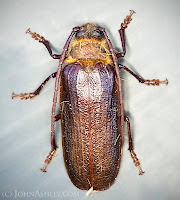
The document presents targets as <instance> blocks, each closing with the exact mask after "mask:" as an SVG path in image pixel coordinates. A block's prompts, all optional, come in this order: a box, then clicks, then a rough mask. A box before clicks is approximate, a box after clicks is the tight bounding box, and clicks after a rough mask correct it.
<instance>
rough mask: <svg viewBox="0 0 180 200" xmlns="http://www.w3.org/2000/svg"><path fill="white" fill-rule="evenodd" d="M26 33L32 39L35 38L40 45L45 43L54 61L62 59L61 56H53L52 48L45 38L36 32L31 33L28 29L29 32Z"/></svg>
mask: <svg viewBox="0 0 180 200" xmlns="http://www.w3.org/2000/svg"><path fill="white" fill-rule="evenodd" d="M26 33H29V34H30V35H31V36H32V38H34V39H35V40H38V41H39V42H40V43H43V44H44V45H45V47H46V48H47V50H48V52H49V54H50V56H51V57H52V58H53V59H60V57H61V55H58V54H52V49H51V47H50V44H49V42H48V41H47V40H45V38H44V37H43V36H40V35H39V34H37V33H35V32H31V30H30V28H28V30H27V31H26Z"/></svg>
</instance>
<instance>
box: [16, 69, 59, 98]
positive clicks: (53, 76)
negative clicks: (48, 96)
mask: <svg viewBox="0 0 180 200" xmlns="http://www.w3.org/2000/svg"><path fill="white" fill-rule="evenodd" d="M56 74H57V72H54V73H52V74H51V75H50V76H48V77H47V78H46V79H45V80H44V82H43V83H42V84H41V85H40V86H39V87H38V89H37V90H35V91H34V92H32V93H20V94H15V93H14V92H13V93H12V99H14V98H15V97H19V98H20V99H21V100H22V99H32V98H33V97H35V96H36V95H38V94H39V93H40V91H41V90H42V88H43V87H44V85H45V84H46V83H47V82H48V81H49V80H50V79H51V78H55V77H56Z"/></svg>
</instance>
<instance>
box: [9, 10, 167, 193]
mask: <svg viewBox="0 0 180 200" xmlns="http://www.w3.org/2000/svg"><path fill="white" fill-rule="evenodd" d="M134 13H135V12H134V11H133V10H130V14H129V15H128V16H127V17H126V18H125V19H124V22H123V23H122V24H121V28H120V29H119V34H120V38H121V43H122V49H123V51H122V52H117V51H115V50H114V48H113V46H112V44H111V41H110V39H109V37H108V35H107V33H106V31H105V29H104V28H102V27H100V26H98V25H96V24H91V23H88V24H84V25H82V26H80V27H75V28H73V30H72V32H71V34H70V36H69V38H68V40H67V41H66V44H65V46H64V49H63V52H62V54H61V55H58V54H53V53H52V49H51V47H50V43H49V42H48V41H47V40H46V39H45V38H44V37H42V36H40V35H39V34H37V33H35V32H34V33H33V32H31V30H30V29H28V30H27V32H26V33H29V34H30V35H31V36H32V38H34V39H35V40H38V41H39V42H40V43H42V44H44V45H45V47H46V48H47V50H48V52H49V54H50V56H51V57H52V58H53V59H59V67H58V70H57V72H54V73H52V74H51V75H50V76H49V77H47V78H46V79H45V81H44V82H43V83H42V84H41V85H40V86H39V87H38V89H37V90H36V91H35V92H33V93H20V94H15V93H12V98H15V97H19V98H20V99H31V98H33V97H35V96H36V95H38V94H39V93H40V91H41V89H42V88H43V87H44V85H45V84H46V83H47V82H48V81H49V80H50V79H51V78H56V81H55V92H54V98H53V106H52V116H51V151H50V153H49V155H48V156H47V158H46V160H45V165H44V167H43V168H42V169H41V170H42V171H43V172H46V168H47V165H48V164H49V163H50V162H51V160H52V158H53V156H54V154H55V152H56V149H57V145H56V142H55V133H54V124H55V121H58V120H61V127H62V146H63V156H64V162H65V166H66V169H67V172H68V175H69V177H70V179H71V181H72V183H73V184H74V185H75V186H76V187H77V188H79V189H82V190H92V191H93V190H99V191H101V190H106V189H108V188H109V187H110V186H111V185H112V184H113V182H114V181H115V179H116V177H117V175H118V172H119V168H120V160H121V149H122V147H123V143H124V122H127V125H128V126H127V127H128V138H129V151H130V155H131V157H132V160H133V162H134V164H135V166H136V167H138V170H139V175H142V174H143V173H144V172H143V170H142V168H141V165H140V162H139V160H138V158H137V156H136V154H135V152H134V149H133V142H132V136H131V129H130V120H129V118H128V116H125V115H124V109H123V95H122V84H121V75H120V71H119V69H124V70H126V71H127V72H129V73H130V74H132V75H133V76H134V77H135V78H136V79H137V80H138V81H139V82H140V83H144V84H146V85H153V86H155V85H156V86H158V85H160V84H166V85H167V84H168V80H167V79H166V80H163V81H160V80H159V79H152V80H145V79H143V78H141V77H140V76H138V75H136V74H135V73H134V72H133V71H131V70H130V69H128V68H127V67H126V66H123V65H121V64H118V61H117V59H118V58H122V57H124V56H125V53H126V45H125V34H124V33H125V29H126V28H127V26H128V24H129V23H130V21H131V20H132V15H133V14H134ZM58 91H59V93H60V114H58V115H56V116H55V108H56V102H57V94H58Z"/></svg>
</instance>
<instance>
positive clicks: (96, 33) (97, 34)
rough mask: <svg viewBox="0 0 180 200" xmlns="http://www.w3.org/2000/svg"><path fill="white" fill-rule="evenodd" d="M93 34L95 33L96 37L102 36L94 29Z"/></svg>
mask: <svg viewBox="0 0 180 200" xmlns="http://www.w3.org/2000/svg"><path fill="white" fill-rule="evenodd" d="M92 33H93V35H94V36H100V35H101V32H100V31H99V30H97V29H94V30H93V32H92Z"/></svg>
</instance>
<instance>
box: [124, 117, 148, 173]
mask: <svg viewBox="0 0 180 200" xmlns="http://www.w3.org/2000/svg"><path fill="white" fill-rule="evenodd" d="M124 121H125V122H127V128H128V137H129V149H128V150H129V151H130V154H131V158H132V159H133V162H134V164H135V166H136V167H138V169H139V175H142V174H144V172H143V170H142V169H141V166H140V165H141V164H140V162H139V160H138V158H137V156H136V154H135V152H134V148H133V142H132V135H131V127H130V121H129V117H128V116H124Z"/></svg>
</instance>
